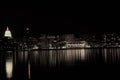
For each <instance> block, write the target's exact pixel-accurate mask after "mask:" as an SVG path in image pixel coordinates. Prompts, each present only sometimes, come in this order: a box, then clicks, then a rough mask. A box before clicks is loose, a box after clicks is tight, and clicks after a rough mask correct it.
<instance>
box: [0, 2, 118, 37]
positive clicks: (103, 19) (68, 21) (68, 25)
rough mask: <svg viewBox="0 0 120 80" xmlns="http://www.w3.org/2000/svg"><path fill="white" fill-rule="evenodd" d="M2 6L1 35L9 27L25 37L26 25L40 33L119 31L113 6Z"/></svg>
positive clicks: (33, 31)
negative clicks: (101, 7)
mask: <svg viewBox="0 0 120 80" xmlns="http://www.w3.org/2000/svg"><path fill="white" fill-rule="evenodd" d="M46 5H47V4H44V5H39V6H34V7H32V6H31V5H29V6H26V7H3V8H1V9H0V34H1V35H2V34H3V31H4V30H5V28H6V26H9V27H10V29H11V30H12V32H13V33H14V35H15V36H22V35H23V34H24V30H25V28H26V27H29V28H30V31H31V33H32V34H40V33H53V34H56V33H77V34H82V33H83V34H84V33H95V34H98V33H109V32H117V33H119V29H118V27H119V26H120V25H119V21H118V16H117V15H118V13H117V12H116V10H115V9H111V8H103V9H100V8H96V7H95V6H93V7H88V6H87V7H86V6H79V5H77V6H67V7H61V6H57V7H56V6H48V5H47V6H46Z"/></svg>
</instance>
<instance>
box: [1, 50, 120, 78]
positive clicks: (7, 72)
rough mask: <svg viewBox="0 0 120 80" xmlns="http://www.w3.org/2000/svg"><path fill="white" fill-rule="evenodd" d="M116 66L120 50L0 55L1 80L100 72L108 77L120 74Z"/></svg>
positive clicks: (20, 52)
mask: <svg viewBox="0 0 120 80" xmlns="http://www.w3.org/2000/svg"><path fill="white" fill-rule="evenodd" d="M119 64H120V49H119V48H109V49H71V50H39V51H1V52H0V80H38V79H41V78H55V76H57V77H60V78H61V77H63V76H67V75H66V74H69V76H71V75H72V74H76V75H77V74H78V73H79V74H81V75H83V74H85V75H87V74H91V72H92V73H94V74H96V73H98V72H102V71H104V72H107V73H109V71H111V70H112V71H119V68H120V66H119ZM100 69H102V70H100ZM96 70H97V71H96ZM86 73H87V74H86ZM79 76H80V75H79Z"/></svg>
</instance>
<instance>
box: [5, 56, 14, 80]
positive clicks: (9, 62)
mask: <svg viewBox="0 0 120 80" xmlns="http://www.w3.org/2000/svg"><path fill="white" fill-rule="evenodd" d="M5 67H6V76H7V78H9V79H10V78H12V76H13V57H11V55H10V56H6V64H5Z"/></svg>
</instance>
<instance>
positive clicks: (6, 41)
mask: <svg viewBox="0 0 120 80" xmlns="http://www.w3.org/2000/svg"><path fill="white" fill-rule="evenodd" d="M0 49H1V50H13V49H17V42H15V40H14V39H13V37H12V33H11V31H10V30H9V28H8V27H7V29H6V30H5V33H4V37H3V38H2V39H1V41H0Z"/></svg>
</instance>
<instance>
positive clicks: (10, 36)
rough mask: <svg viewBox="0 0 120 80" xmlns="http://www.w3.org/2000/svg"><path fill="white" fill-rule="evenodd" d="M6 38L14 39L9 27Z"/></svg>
mask: <svg viewBox="0 0 120 80" xmlns="http://www.w3.org/2000/svg"><path fill="white" fill-rule="evenodd" d="M4 37H8V38H12V34H11V31H10V30H9V28H8V27H7V29H6V31H5V34H4Z"/></svg>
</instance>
